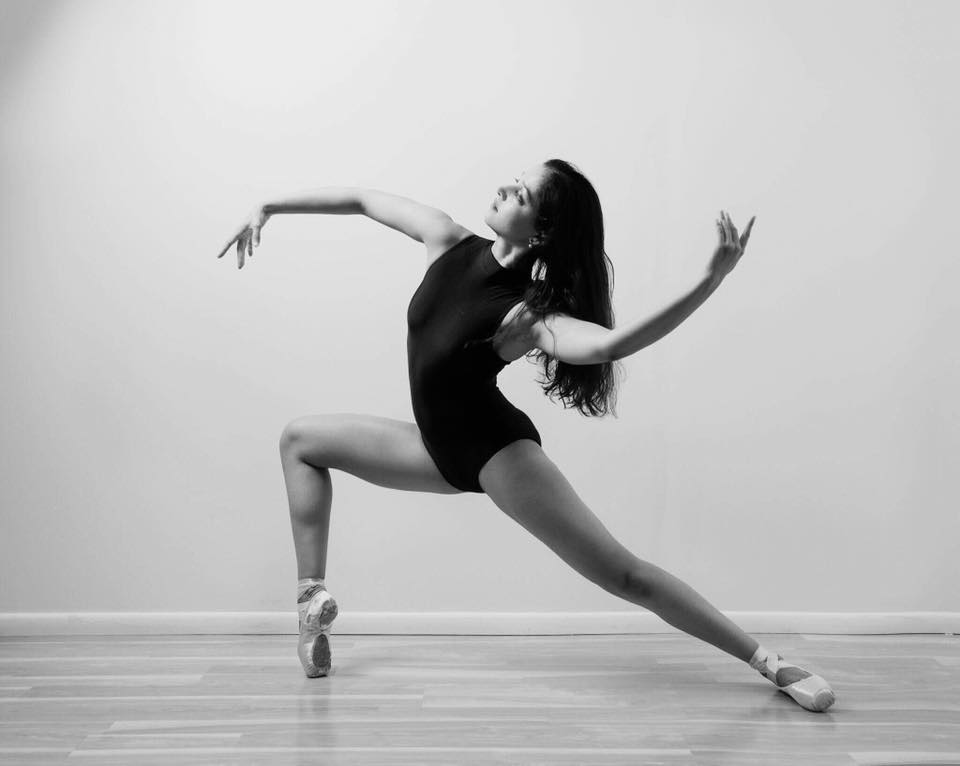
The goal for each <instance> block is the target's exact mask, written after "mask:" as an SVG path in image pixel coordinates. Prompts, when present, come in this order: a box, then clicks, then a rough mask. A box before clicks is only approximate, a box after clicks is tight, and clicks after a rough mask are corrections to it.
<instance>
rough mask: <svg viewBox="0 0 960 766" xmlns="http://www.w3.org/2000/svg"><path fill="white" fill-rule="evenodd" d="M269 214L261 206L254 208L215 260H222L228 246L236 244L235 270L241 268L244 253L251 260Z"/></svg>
mask: <svg viewBox="0 0 960 766" xmlns="http://www.w3.org/2000/svg"><path fill="white" fill-rule="evenodd" d="M269 218H270V214H269V213H267V212H266V211H265V210H264V208H263V205H260V206H258V207H256V208H254V210H253V212H252V213H250V215H249V216H248V217H247V222H246V223H245V224H243V226H241V227H240V230H239V231H238V232H237V233H236V234H234V235H233V236H232V237H231V238H230V240H229V241H228V242H227V244H225V245H224V246H223V250H221V251H220V255H218V256H217V258H223V256H224V255H226V253H227V250H229V249H230V246H231V245H232V244H233V243H234V242H236V243H237V268H238V269H242V268H243V256H244V253H246V255H247V257H248V258H253V248H255V247H259V245H260V229H262V228H263V227H264V225H265V224H266V223H267V220H268V219H269Z"/></svg>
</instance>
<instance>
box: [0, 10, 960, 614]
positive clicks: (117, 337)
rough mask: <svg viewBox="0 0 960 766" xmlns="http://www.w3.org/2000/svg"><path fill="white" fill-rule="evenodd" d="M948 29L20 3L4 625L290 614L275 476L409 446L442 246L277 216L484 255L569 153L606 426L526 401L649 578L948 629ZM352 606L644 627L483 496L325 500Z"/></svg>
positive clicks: (953, 269)
mask: <svg viewBox="0 0 960 766" xmlns="http://www.w3.org/2000/svg"><path fill="white" fill-rule="evenodd" d="M958 23H960V5H957V4H956V3H952V2H939V3H934V2H909V3H908V2H876V1H875V0H871V1H870V2H839V3H838V2H804V3H799V2H797V3H789V4H788V3H767V2H725V3H714V2H663V3H659V2H643V3H641V2H593V3H589V4H587V3H583V2H558V1H557V0H543V1H539V2H529V1H521V2H501V1H500V0H488V1H487V2H483V3H474V2H469V3H467V2H449V1H444V2H440V1H439V0H438V1H437V2H423V1H420V2H416V1H412V0H407V1H405V2H395V1H394V0H390V1H387V0H384V1H382V2H370V1H369V0H364V1H362V2H358V1H356V0H353V1H352V2H350V3H343V2H312V3H306V2H304V3H290V2H270V3H267V2H260V3H249V2H248V3H241V2H191V3H185V2H179V3H174V2H163V3H160V2H127V1H126V0H123V1H121V0H111V1H109V2H103V1H100V0H84V2H42V3H34V2H2V3H0V51H2V53H0V55H2V58H0V163H2V164H0V199H2V205H0V242H2V245H0V278H2V293H0V301H2V303H0V305H2V333H0V343H2V347H0V350H2V355H3V357H2V358H3V367H2V373H0V374H2V380H0V384H2V393H3V396H2V398H0V417H2V422H3V429H2V443H0V447H2V454H0V493H2V494H0V514H2V515H0V522H2V528H0V531H2V534H0V583H2V586H0V611H2V612H30V611H60V610H67V611H85V610H91V611H126V610H130V611H154V610H157V611H179V610H184V611H192V610H254V611H259V610H284V609H292V608H293V602H294V593H295V580H296V566H295V559H294V552H293V542H292V537H291V533H290V526H289V519H288V509H287V500H286V493H285V488H284V483H283V475H282V472H281V469H280V461H279V452H278V440H279V437H280V433H281V431H282V429H283V427H284V425H285V424H286V423H287V422H289V421H290V420H292V419H293V418H295V417H298V416H300V415H305V414H317V413H322V412H338V411H339V412H366V413H372V414H377V415H383V416H387V417H392V418H398V419H403V420H412V412H411V408H410V403H409V390H408V382H407V369H406V356H405V352H406V348H405V342H406V324H405V320H406V308H407V303H408V301H409V299H410V296H411V295H412V293H413V291H414V290H415V289H416V287H417V285H418V284H419V282H420V279H421V277H422V274H423V270H424V266H425V250H424V248H423V246H422V245H421V244H420V243H417V242H415V241H414V240H412V239H409V238H407V237H405V236H404V235H402V234H400V233H399V232H396V231H393V230H391V229H388V228H386V227H383V226H380V225H378V224H377V223H375V222H373V221H370V220H368V219H365V218H363V217H360V216H356V217H354V216H298V215H288V216H277V217H274V218H273V219H271V221H270V222H269V223H268V224H267V226H266V227H265V228H264V230H263V239H262V244H261V247H260V248H259V249H258V250H257V251H256V252H255V257H254V258H253V260H252V261H249V262H248V263H247V265H246V266H245V267H244V268H243V270H242V271H238V270H237V268H236V256H235V253H234V251H231V252H230V253H228V255H227V256H225V257H224V258H223V259H221V260H217V259H216V258H215V255H216V253H217V252H219V250H220V248H221V247H222V245H223V244H224V243H225V242H226V241H227V239H228V238H229V237H230V236H231V235H232V234H233V233H234V232H235V231H236V229H237V228H238V226H239V225H240V224H241V223H243V222H244V220H245V218H246V216H247V214H248V213H249V212H250V211H251V209H252V208H253V207H254V205H255V204H257V203H260V202H264V201H268V200H271V199H276V198H279V197H282V196H285V195H289V194H293V193H299V192H302V191H307V190H310V189H312V188H316V187H320V186H327V185H331V186H340V185H346V186H366V187H372V188H379V189H383V190H387V191H391V192H394V193H397V194H402V195H405V196H409V197H412V198H414V199H418V200H420V201H422V202H424V203H426V204H430V205H433V206H436V207H440V208H442V209H444V210H446V211H447V212H448V213H450V214H451V215H452V216H453V217H454V218H455V219H457V220H458V221H459V222H460V223H462V224H463V225H465V226H467V227H469V228H470V229H472V230H473V231H475V232H476V233H478V234H480V235H481V236H487V237H489V236H492V232H491V231H490V230H489V229H487V228H486V226H485V225H484V224H483V215H484V211H485V210H486V208H487V206H488V205H489V203H490V201H491V200H492V199H493V197H494V194H495V189H496V187H497V185H499V184H501V183H505V182H509V181H510V180H511V179H512V178H513V177H514V176H515V175H518V173H519V171H521V170H523V169H524V168H526V167H528V166H530V165H532V164H534V163H536V162H540V161H543V160H546V159H547V158H549V157H561V158H564V159H567V160H568V161H570V162H573V163H574V164H576V165H577V166H578V167H579V168H580V169H581V170H582V171H583V172H584V173H585V174H586V175H587V176H588V178H590V179H591V181H592V182H593V183H594V184H595V186H596V188H597V190H598V192H599V195H600V198H601V201H602V204H603V206H604V214H605V224H606V231H607V239H606V249H607V252H608V254H609V255H610V257H611V258H612V260H613V262H614V264H615V268H616V272H615V275H616V283H615V291H614V307H615V312H616V319H617V322H618V324H626V323H629V322H637V321H640V320H643V319H646V318H648V317H650V316H652V315H653V314H655V313H656V312H658V311H660V310H661V309H663V308H665V307H666V306H667V305H669V304H670V303H672V302H673V301H675V300H676V299H678V298H679V297H680V296H681V295H683V294H684V293H686V292H687V291H688V290H690V289H692V288H693V287H694V285H695V284H696V283H697V282H698V281H699V280H700V279H701V277H702V276H703V275H704V273H705V269H706V267H707V264H708V263H709V259H710V256H711V255H712V252H713V249H714V247H715V245H716V228H715V226H714V220H715V219H716V218H717V216H718V213H719V211H720V210H721V209H725V210H728V211H729V212H730V214H731V215H732V217H733V220H734V222H735V223H736V224H737V226H738V227H740V229H741V230H742V229H743V227H744V226H745V225H746V222H747V221H748V220H749V218H750V216H752V215H756V216H757V222H756V224H755V228H754V232H753V236H752V239H751V242H750V244H749V246H748V249H747V252H746V254H745V255H744V257H743V259H742V260H741V262H740V264H739V266H738V267H737V269H736V270H735V271H734V272H733V273H732V274H731V275H730V277H729V278H728V280H727V281H726V282H724V284H723V285H721V287H720V288H719V289H718V290H717V292H715V293H714V294H713V295H712V296H711V297H710V298H709V299H708V300H707V302H706V303H705V304H704V305H703V306H702V307H701V308H700V309H699V310H698V311H697V312H696V313H694V314H693V315H692V316H691V317H690V318H689V319H688V320H687V321H686V322H685V323H684V324H683V325H681V326H680V327H679V328H678V329H677V330H675V331H674V332H673V333H672V334H670V335H668V336H667V337H666V338H664V339H663V340H661V341H660V342H659V343H657V344H655V345H653V346H651V347H649V348H647V349H644V350H643V351H641V352H639V353H638V354H636V355H635V356H632V357H629V358H628V359H626V360H625V361H624V369H625V371H626V376H625V377H624V378H622V380H621V387H620V398H619V407H618V412H619V418H613V417H607V418H604V419H589V418H584V417H582V416H580V415H579V414H578V413H577V412H576V411H574V410H564V409H563V408H562V407H561V406H560V405H559V404H558V403H553V402H551V401H549V400H548V399H547V398H546V397H545V396H544V395H543V394H542V391H541V389H540V387H539V385H538V383H537V379H538V377H539V375H540V372H539V369H538V368H537V367H536V366H534V365H533V364H532V363H531V362H529V361H526V360H520V361H517V362H514V363H513V364H512V365H510V366H509V367H507V368H506V369H505V370H504V372H503V373H502V374H501V377H500V386H501V388H502V389H503V391H504V393H505V394H506V395H507V397H508V398H509V399H510V400H511V401H513V402H514V403H515V404H516V405H517V406H519V407H521V408H522V409H524V410H525V411H526V412H527V413H528V414H529V415H530V417H531V418H532V419H533V421H534V422H535V423H536V424H537V426H538V428H539V429H540V432H541V434H542V436H543V440H544V448H545V451H546V452H547V454H548V455H549V456H550V457H551V458H552V459H553V460H554V461H555V462H556V463H557V464H558V465H559V466H560V468H561V470H563V472H564V474H565V475H566V476H567V477H568V479H569V480H570V482H571V483H572V485H573V486H574V488H575V489H576V490H577V492H578V493H579V494H580V496H581V497H582V498H583V499H584V500H585V502H587V504H588V505H589V506H590V507H591V508H592V509H593V510H594V511H595V512H596V513H597V514H598V515H599V516H600V518H601V519H602V520H603V521H604V523H605V524H606V525H607V526H608V527H609V529H610V530H611V531H612V532H613V533H614V535H615V536H616V537H618V539H620V540H621V541H622V542H623V543H624V544H625V545H627V547H629V548H630V549H631V550H632V551H634V552H635V553H636V554H637V555H639V556H641V557H643V558H646V559H649V560H651V561H653V562H655V563H657V564H659V565H660V566H662V567H664V568H666V569H668V570H670V571H672V572H674V573H675V574H677V575H679V576H680V577H682V578H684V579H686V580H687V581H689V582H690V584H691V585H693V586H694V587H695V588H697V589H698V590H700V591H701V592H702V593H703V594H704V595H706V596H707V597H708V598H710V599H711V600H712V601H713V602H714V603H716V604H717V606H719V607H720V608H721V609H726V610H757V611H764V610H777V611H783V610H797V611H838V612H847V611H849V612H858V611H894V612H895V611H913V610H957V609H958V602H957V596H956V592H957V591H956V583H957V582H958V581H960V564H958V562H960V543H958V540H960V534H958V533H960V521H958V511H957V509H958V491H957V480H956V475H957V465H958V464H957V458H958V455H960V422H958V413H960V407H958V404H957V399H956V392H957V391H958V390H960V366H958V354H957V327H958V326H960V308H958V301H957V299H956V297H955V294H956V290H957V286H958V284H960V266H958V259H957V245H956V241H957V237H956V231H955V226H956V223H957V215H956V207H957V203H958V201H960V200H958V195H957V191H956V190H957V177H958V170H960V167H958V149H957V142H956V137H957V135H958V134H960V110H958V95H957V93H958V91H957V87H956V74H957V72H958V71H960V55H958V50H960V45H958V42H960V40H958V35H957V31H956V30H957V29H958ZM333 476H334V499H333V517H332V522H331V541H330V553H329V560H328V568H327V573H326V575H327V583H328V586H329V587H330V589H331V591H332V592H334V593H335V594H336V595H337V598H338V601H339V602H340V604H341V609H342V610H351V611H380V610H387V611H446V610H456V611H474V610H476V611H487V610H494V611H554V610H560V611H579V610H582V611H594V610H601V611H602V610H608V611H615V610H619V609H622V610H633V609H637V607H635V606H633V605H632V604H629V603H627V602H624V601H620V600H618V599H616V598H615V597H613V596H611V595H610V594H608V593H606V592H605V591H602V590H601V589H599V588H597V587H596V586H595V585H593V584H592V583H590V582H588V581H587V580H585V579H582V578H581V577H580V576H579V575H578V574H577V573H576V572H574V571H573V570H572V569H570V568H569V567H568V566H567V565H566V564H564V563H563V562H562V561H561V560H560V559H558V558H557V557H556V556H555V555H554V554H553V553H552V552H551V551H550V550H549V549H548V548H546V546H544V545H543V544H542V543H540V542H539V541H538V540H536V539H535V538H533V537H532V536H530V535H529V534H528V533H527V532H526V531H524V530H523V529H522V528H521V527H520V526H519V525H517V524H516V523H515V522H513V521H512V520H510V519H509V518H508V517H507V516H505V515H504V514H503V513H502V512H501V511H500V510H499V509H497V507H496V506H495V505H493V503H492V502H491V501H490V500H489V499H488V498H487V497H486V496H484V495H468V494H463V495H458V496H441V495H429V494H420V493H410V492H402V491H395V490H387V489H383V488H380V487H377V486H374V485H370V484H366V483H364V482H363V481H362V480H360V479H357V478H355V477H353V476H350V475H348V474H345V473H341V472H334V473H333Z"/></svg>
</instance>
